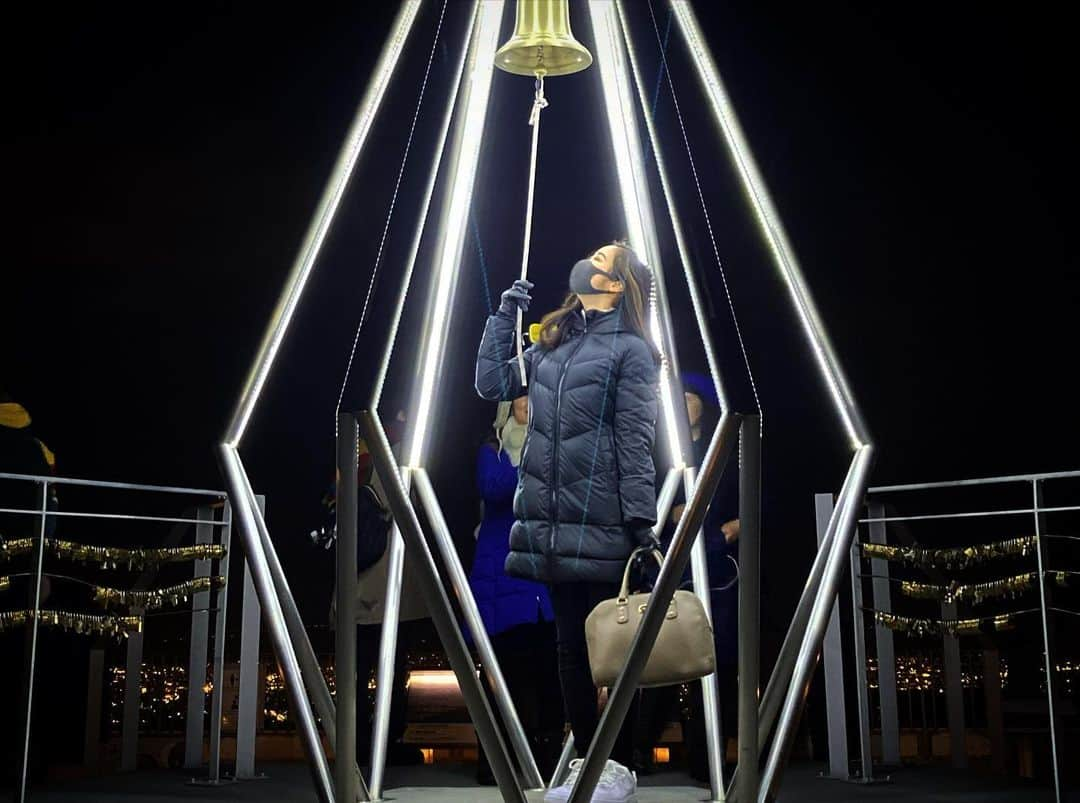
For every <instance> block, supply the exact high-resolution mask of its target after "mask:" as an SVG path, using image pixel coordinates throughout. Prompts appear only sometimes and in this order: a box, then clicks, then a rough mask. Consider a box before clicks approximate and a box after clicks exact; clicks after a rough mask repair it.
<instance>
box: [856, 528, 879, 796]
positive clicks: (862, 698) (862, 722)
mask: <svg viewBox="0 0 1080 803" xmlns="http://www.w3.org/2000/svg"><path fill="white" fill-rule="evenodd" d="M861 558H862V553H861V552H860V550H859V539H858V538H854V539H853V540H852V544H851V623H852V630H853V631H854V635H855V678H856V686H855V700H856V702H857V704H858V709H859V760H860V762H861V764H860V766H861V767H862V769H861V770H860V774H861V778H862V781H863V782H864V783H869V782H871V781H872V780H873V779H874V757H873V755H872V753H871V751H870V683H869V678H868V677H867V666H866V624H865V622H864V619H863V588H862V583H863V579H862V565H861V563H860V560H861Z"/></svg>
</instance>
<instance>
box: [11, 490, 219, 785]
mask: <svg viewBox="0 0 1080 803" xmlns="http://www.w3.org/2000/svg"><path fill="white" fill-rule="evenodd" d="M0 481H11V482H26V483H33V484H34V485H36V486H38V487H39V488H40V490H41V498H42V503H41V505H40V507H38V508H35V509H33V510H31V509H17V508H4V509H3V510H2V511H0V512H3V513H8V514H14V515H26V516H34V517H38V518H40V520H41V524H40V527H39V528H38V536H37V537H36V539H35V540H36V542H37V544H36V548H35V550H34V557H33V560H34V570H33V572H32V574H33V580H32V582H33V583H34V602H33V618H32V620H31V622H30V623H29V624H28V627H29V630H30V643H29V652H28V654H27V667H26V678H27V681H26V684H27V685H26V706H25V710H24V712H23V714H24V716H23V720H22V753H21V764H20V772H19V776H18V777H19V780H18V785H17V787H16V790H15V794H14V797H13V799H14V800H15V801H18V803H23V802H24V801H25V800H26V799H27V788H26V787H27V773H28V768H29V760H30V739H31V726H32V715H33V707H34V698H35V691H36V689H35V685H36V684H35V677H34V676H35V672H36V667H37V657H38V656H37V642H38V638H37V634H38V627H39V617H38V613H39V612H40V611H41V610H42V606H41V594H42V591H41V589H42V580H43V578H44V576H45V571H44V558H45V541H46V539H47V538H48V537H49V536H48V525H49V522H50V521H54V522H55V521H56V520H63V519H65V518H67V519H73V520H74V519H111V520H123V521H146V522H153V523H157V524H160V523H171V524H173V527H172V528H171V530H170V534H169V535H168V537H167V538H166V540H165V544H164V545H166V546H171V545H174V544H175V542H177V541H178V540H179V539H180V538H181V537H182V536H183V534H184V533H185V532H186V530H187V528H189V527H190V526H192V525H194V527H195V539H194V543H196V544H211V543H219V544H221V545H222V546H223V547H225V555H224V557H222V558H221V559H220V560H217V561H216V562H217V568H216V571H214V570H213V563H214V562H215V561H214V560H199V561H196V562H195V565H194V577H196V578H198V577H209V576H210V575H211V574H215V575H223V576H226V577H227V576H228V571H229V547H230V539H231V535H232V512H231V506H230V503H229V499H228V497H227V496H226V495H225V494H224V493H223V492H221V491H212V490H205V489H200V488H179V487H174V486H157V485H140V484H134V483H125V482H106V481H99V480H85V479H73V478H67V477H52V476H49V477H42V476H35V475H27V474H10V473H0ZM72 486H78V487H85V488H100V489H110V490H119V491H135V492H145V493H156V494H170V495H178V494H179V495H185V496H193V497H205V498H207V499H208V500H209V501H205V500H204V502H203V503H202V504H200V505H199V506H198V507H196V508H194V509H193V510H194V517H189V516H150V515H137V514H125V513H102V512H97V511H84V510H50V509H49V508H48V498H49V490H50V489H51V488H55V487H72ZM219 503H223V504H221V509H220V517H218V513H217V511H216V510H215V508H214V507H213V505H215V504H219ZM150 577H151V575H150V574H149V573H147V572H144V573H143V575H142V577H140V579H139V581H137V583H136V585H135V588H136V589H139V588H145V583H147V582H149V578H150ZM211 597H213V599H214V604H213V605H211ZM227 602H228V597H227V586H226V587H225V588H220V589H218V590H217V591H203V592H198V593H196V594H194V595H192V602H191V608H192V613H191V645H190V657H189V662H188V672H189V677H194V676H198V677H203V676H204V673H205V672H206V665H207V656H208V648H209V643H210V631H211V628H210V614H209V611H210V610H214V611H215V612H216V616H215V617H214V626H213V634H214V649H213V655H212V669H211V672H212V677H213V679H214V686H213V691H212V693H211V705H210V710H211V716H210V753H209V766H208V769H207V781H206V782H208V783H219V782H220V781H221V723H222V700H223V695H224V684H223V683H222V682H221V678H223V677H224V666H225V621H226V620H225V617H226V612H227ZM133 612H135V613H137V614H138V615H142V614H143V613H144V611H142V610H141V609H133ZM143 637H144V633H143V632H138V633H132V634H130V635H129V637H128V638H127V640H126V650H125V687H124V702H123V709H122V714H121V723H122V726H121V737H120V742H121V748H120V756H121V759H120V768H121V769H122V770H124V771H133V770H134V769H135V768H136V762H137V758H138V732H139V702H140V692H139V689H140V675H141V669H142V663H143ZM104 668H105V666H104V650H100V649H95V650H92V651H91V655H90V663H89V682H88V685H87V719H86V738H85V749H86V758H87V759H91V758H96V757H97V755H98V742H99V739H100V733H99V729H98V727H97V720H98V719H99V718H100V715H101V712H102V700H101V683H102V682H103V679H104ZM205 700H206V695H205V693H204V692H203V683H202V680H199V681H198V682H190V683H188V700H187V711H188V715H187V720H186V736H185V766H186V767H188V768H199V767H201V766H203V749H202V748H203V708H204V705H205Z"/></svg>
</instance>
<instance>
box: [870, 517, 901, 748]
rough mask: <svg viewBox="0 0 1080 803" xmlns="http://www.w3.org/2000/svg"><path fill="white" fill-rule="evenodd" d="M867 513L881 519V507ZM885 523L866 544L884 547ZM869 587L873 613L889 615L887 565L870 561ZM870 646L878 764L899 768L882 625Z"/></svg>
mask: <svg viewBox="0 0 1080 803" xmlns="http://www.w3.org/2000/svg"><path fill="white" fill-rule="evenodd" d="M867 513H868V515H869V516H870V518H872V519H881V518H885V506H884V505H883V504H882V503H881V502H870V503H869V504H868V505H867ZM885 540H886V533H885V522H883V521H874V522H871V523H870V543H871V544H884V543H885ZM870 574H871V576H872V577H873V579H872V580H871V581H870V585H871V586H872V587H873V590H874V610H878V611H884V612H885V613H892V583H891V582H890V581H889V562H888V561H887V560H881V559H880V558H871V559H870ZM874 643H875V644H876V646H877V664H878V705H879V706H880V708H881V763H882V764H884V765H885V766H887V767H888V766H891V767H899V766H900V715H899V713H898V712H897V710H896V650H895V647H894V644H893V632H892V631H891V630H889V628H887V627H885V626H884V625H881V624H877V623H876V622H875V623H874Z"/></svg>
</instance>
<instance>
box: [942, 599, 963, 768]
mask: <svg viewBox="0 0 1080 803" xmlns="http://www.w3.org/2000/svg"><path fill="white" fill-rule="evenodd" d="M941 618H942V619H956V603H955V602H943V603H941ZM942 650H943V651H944V654H945V704H946V713H947V715H948V720H949V743H950V747H951V752H952V765H953V767H955V768H956V769H965V768H966V767H967V745H966V744H965V740H964V680H963V674H962V672H961V668H960V639H959V638H957V637H956V635H955V634H952V635H944V636H942Z"/></svg>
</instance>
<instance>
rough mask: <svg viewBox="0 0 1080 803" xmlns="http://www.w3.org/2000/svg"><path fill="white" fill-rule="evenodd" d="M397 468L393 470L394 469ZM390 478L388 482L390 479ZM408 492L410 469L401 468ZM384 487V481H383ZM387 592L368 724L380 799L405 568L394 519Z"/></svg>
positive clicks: (375, 793) (374, 797) (375, 792)
mask: <svg viewBox="0 0 1080 803" xmlns="http://www.w3.org/2000/svg"><path fill="white" fill-rule="evenodd" d="M395 470H396V469H395ZM392 481H393V478H392V477H391V478H389V479H388V480H387V482H392ZM401 481H402V482H403V483H404V484H405V489H406V491H408V488H409V483H410V482H411V474H410V472H408V471H406V470H404V469H402V470H401ZM384 487H385V483H384ZM386 549H387V553H388V554H387V556H386V595H385V596H384V597H383V620H382V629H381V630H380V631H379V661H378V664H377V665H376V667H375V712H374V718H373V720H372V723H371V786H370V790H371V799H372V800H382V799H383V780H384V778H385V776H386V752H387V748H388V745H387V742H388V741H389V739H390V704H391V700H392V699H393V689H394V657H395V656H396V654H397V637H398V624H399V620H400V618H401V582H402V576H403V574H404V571H405V542H404V541H403V540H402V538H401V530H400V528H399V527H398V524H397V521H396V519H395V523H394V526H393V527H391V528H390V534H389V535H388V536H387V542H386Z"/></svg>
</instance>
